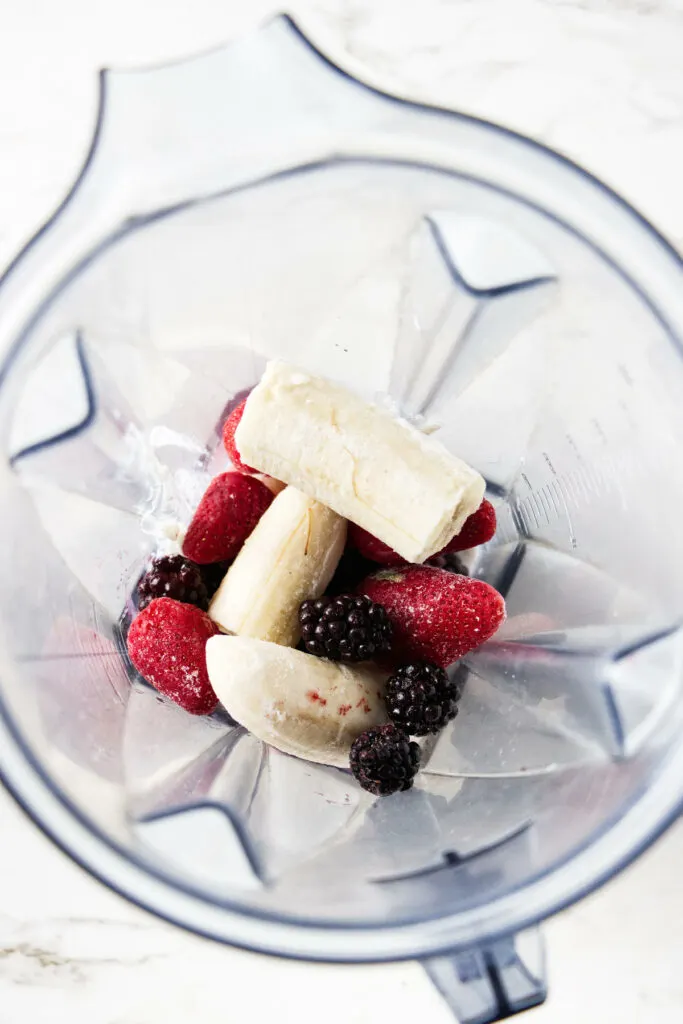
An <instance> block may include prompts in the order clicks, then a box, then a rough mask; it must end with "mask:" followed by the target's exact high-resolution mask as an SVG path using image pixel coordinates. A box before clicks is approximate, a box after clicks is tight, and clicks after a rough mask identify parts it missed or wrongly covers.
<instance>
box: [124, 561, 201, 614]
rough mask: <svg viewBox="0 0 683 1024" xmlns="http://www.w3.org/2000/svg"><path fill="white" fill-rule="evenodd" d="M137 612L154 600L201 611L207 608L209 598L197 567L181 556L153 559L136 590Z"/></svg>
mask: <svg viewBox="0 0 683 1024" xmlns="http://www.w3.org/2000/svg"><path fill="white" fill-rule="evenodd" d="M137 592H138V608H139V610H140V611H142V610H143V608H146V607H147V605H148V604H149V603H150V601H152V600H153V599H154V598H155V597H172V598H173V599H174V600H176V601H183V602H184V603H185V604H194V605H196V606H197V608H201V609H202V611H206V609H207V608H208V606H209V595H208V592H207V589H206V584H205V583H204V580H203V578H202V572H201V569H200V568H199V566H198V565H194V563H193V562H190V561H188V560H187V558H183V556H182V555H163V556H162V557H160V558H153V559H152V563H151V565H150V567H149V568H148V569H147V571H146V573H145V575H144V576H143V577H142V578H141V579H140V581H139V582H138V586H137Z"/></svg>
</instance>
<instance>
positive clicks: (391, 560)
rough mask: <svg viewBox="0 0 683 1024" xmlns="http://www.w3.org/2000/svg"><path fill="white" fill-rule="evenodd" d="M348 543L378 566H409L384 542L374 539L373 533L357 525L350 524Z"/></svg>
mask: <svg viewBox="0 0 683 1024" xmlns="http://www.w3.org/2000/svg"><path fill="white" fill-rule="evenodd" d="M348 543H349V546H350V547H353V548H355V549H356V551H357V552H358V554H359V555H362V556H363V558H369V559H370V561H371V562H376V563H377V564H378V565H407V564H408V563H407V562H406V560H405V558H401V556H400V555H397V554H396V552H395V551H394V550H393V549H392V548H390V547H389V545H388V544H385V543H384V542H383V541H381V540H378V539H377V537H373V535H372V534H371V533H368V531H367V530H364V529H363V527H362V526H357V525H356V523H349V533H348Z"/></svg>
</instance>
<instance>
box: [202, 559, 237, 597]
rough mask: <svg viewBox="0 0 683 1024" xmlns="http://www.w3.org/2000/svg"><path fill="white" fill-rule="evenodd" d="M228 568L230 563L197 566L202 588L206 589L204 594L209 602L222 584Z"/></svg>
mask: <svg viewBox="0 0 683 1024" xmlns="http://www.w3.org/2000/svg"><path fill="white" fill-rule="evenodd" d="M229 567H230V562H211V563H210V564H209V565H198V566H197V568H198V569H199V571H200V572H201V574H202V579H203V580H204V586H205V587H206V593H207V595H208V598H209V601H210V600H211V598H212V597H213V595H214V594H215V593H216V591H217V590H218V588H219V587H220V585H221V583H222V582H223V577H224V576H225V574H226V572H227V571H228V569H229Z"/></svg>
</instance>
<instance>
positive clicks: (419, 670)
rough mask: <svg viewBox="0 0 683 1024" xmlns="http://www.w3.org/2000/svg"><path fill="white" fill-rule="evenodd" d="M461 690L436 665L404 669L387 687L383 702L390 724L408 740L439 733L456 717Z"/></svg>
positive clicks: (423, 663) (426, 663) (422, 663)
mask: <svg viewBox="0 0 683 1024" xmlns="http://www.w3.org/2000/svg"><path fill="white" fill-rule="evenodd" d="M459 699H460V690H459V688H458V685H457V683H455V682H453V681H452V680H450V679H449V678H448V676H447V675H446V673H445V672H444V670H443V669H442V668H439V666H438V665H433V664H432V662H431V661H414V662H411V663H410V664H409V665H403V666H402V667H401V668H399V669H398V670H397V671H396V672H395V673H394V675H393V676H392V677H391V679H390V680H389V682H388V683H387V686H386V691H385V694H384V700H385V703H386V707H387V712H388V714H389V717H390V718H391V720H392V722H393V723H394V724H395V725H397V726H398V727H399V729H403V730H405V732H407V733H408V735H409V736H426V735H427V733H430V732H439V730H440V729H443V727H444V725H446V723H447V722H450V721H451V719H453V718H455V716H456V715H457V713H458V701H459Z"/></svg>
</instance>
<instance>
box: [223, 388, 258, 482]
mask: <svg viewBox="0 0 683 1024" xmlns="http://www.w3.org/2000/svg"><path fill="white" fill-rule="evenodd" d="M246 404H247V400H246V398H245V399H244V401H243V402H240V404H239V405H238V406H236V407H235V408H234V409H233V410H232V412H231V413H230V415H229V416H228V418H227V420H226V421H225V423H224V424H223V445H224V447H225V450H226V452H227V453H228V455H229V456H230V461H231V462H232V464H233V466H234V467H235V469H238V470H239V471H240V472H241V473H257V472H258V470H256V469H252V468H251V466H247V465H246V463H244V462H242V459H241V458H240V453H239V452H238V451H237V445H236V444H235V431H236V430H237V428H238V426H239V423H240V420H241V419H242V413H243V412H244V407H245V405H246Z"/></svg>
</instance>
